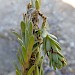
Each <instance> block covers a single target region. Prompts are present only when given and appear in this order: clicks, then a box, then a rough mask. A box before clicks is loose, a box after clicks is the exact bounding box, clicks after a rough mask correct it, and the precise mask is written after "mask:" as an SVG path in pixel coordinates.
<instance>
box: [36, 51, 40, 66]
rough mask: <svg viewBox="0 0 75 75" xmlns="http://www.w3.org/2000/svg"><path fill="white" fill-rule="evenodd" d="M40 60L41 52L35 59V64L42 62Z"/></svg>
mask: <svg viewBox="0 0 75 75" xmlns="http://www.w3.org/2000/svg"><path fill="white" fill-rule="evenodd" d="M40 60H41V57H40V53H39V52H38V53H37V57H36V60H35V64H36V65H38V64H39V62H40Z"/></svg>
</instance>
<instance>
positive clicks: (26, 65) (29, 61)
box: [13, 0, 67, 75]
mask: <svg viewBox="0 0 75 75" xmlns="http://www.w3.org/2000/svg"><path fill="white" fill-rule="evenodd" d="M31 4H32V7H31V8H36V9H35V10H37V11H38V10H39V9H40V0H35V1H34V2H33V0H31ZM28 9H29V8H28ZM37 11H36V12H35V11H34V12H35V13H34V12H33V13H34V14H32V13H31V16H30V15H29V14H26V15H25V16H24V21H21V23H20V28H21V35H19V34H18V33H17V32H15V31H13V33H14V34H15V35H16V36H17V39H18V41H19V43H20V49H19V50H18V53H17V58H18V61H19V64H20V67H21V68H20V69H19V68H18V67H16V75H44V74H43V67H42V64H43V58H44V56H42V55H41V51H42V49H41V46H43V52H44V54H45V55H47V56H48V58H49V65H50V66H53V67H54V69H55V70H56V69H61V68H62V67H64V66H65V65H66V64H67V63H66V59H65V58H64V56H63V55H62V54H61V52H60V51H61V47H60V45H59V43H58V42H57V37H55V36H54V35H52V34H49V33H48V32H47V30H46V27H45V26H46V23H45V22H43V23H42V26H41V28H39V27H38V25H37V22H36V20H37V19H38V18H37V16H38V15H39V14H38V13H37ZM36 15H37V16H36ZM29 16H30V18H29ZM33 18H35V19H34V21H33ZM25 19H26V20H25ZM43 21H44V20H43ZM34 23H36V24H34Z"/></svg>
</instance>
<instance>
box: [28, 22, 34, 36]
mask: <svg viewBox="0 0 75 75" xmlns="http://www.w3.org/2000/svg"><path fill="white" fill-rule="evenodd" d="M28 31H29V35H30V36H31V35H32V31H33V28H32V22H30V23H29V27H28Z"/></svg>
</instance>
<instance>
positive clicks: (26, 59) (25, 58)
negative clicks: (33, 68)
mask: <svg viewBox="0 0 75 75" xmlns="http://www.w3.org/2000/svg"><path fill="white" fill-rule="evenodd" d="M22 54H23V58H24V61H28V56H27V50H26V48H25V47H24V46H22Z"/></svg>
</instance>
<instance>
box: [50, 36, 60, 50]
mask: <svg viewBox="0 0 75 75" xmlns="http://www.w3.org/2000/svg"><path fill="white" fill-rule="evenodd" d="M49 37H50V36H49ZM50 39H51V41H52V42H53V43H54V44H55V45H56V46H57V48H58V49H59V50H61V47H60V45H59V43H58V42H57V41H56V40H54V39H53V38H51V37H50Z"/></svg>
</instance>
